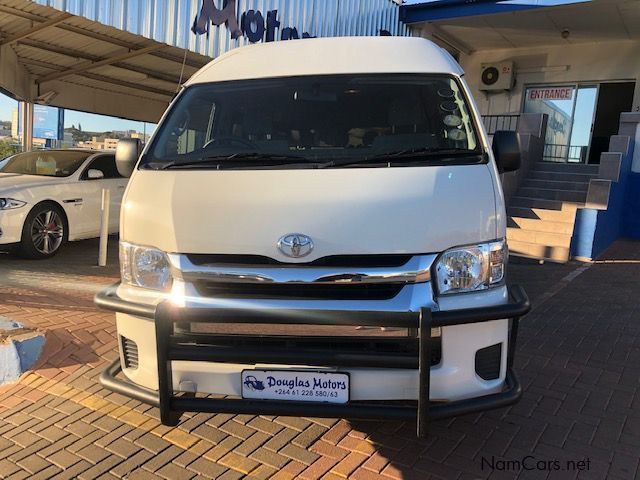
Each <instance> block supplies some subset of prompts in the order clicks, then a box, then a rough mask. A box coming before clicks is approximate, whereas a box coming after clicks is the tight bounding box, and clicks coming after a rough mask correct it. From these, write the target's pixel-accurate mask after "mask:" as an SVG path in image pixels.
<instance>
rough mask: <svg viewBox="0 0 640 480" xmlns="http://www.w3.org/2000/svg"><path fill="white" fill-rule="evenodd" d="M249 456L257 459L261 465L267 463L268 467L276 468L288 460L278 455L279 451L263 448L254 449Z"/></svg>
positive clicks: (282, 465)
mask: <svg viewBox="0 0 640 480" xmlns="http://www.w3.org/2000/svg"><path fill="white" fill-rule="evenodd" d="M284 448H286V447H284ZM249 457H250V458H252V459H254V460H257V461H258V462H259V463H260V464H262V465H269V466H270V467H273V468H276V469H279V468H282V467H284V466H285V465H286V464H287V463H288V462H289V460H290V459H289V458H287V457H285V456H284V455H280V454H279V453H276V452H270V451H268V450H264V449H259V450H256V451H255V452H253V453H252V454H251V455H250V456H249Z"/></svg>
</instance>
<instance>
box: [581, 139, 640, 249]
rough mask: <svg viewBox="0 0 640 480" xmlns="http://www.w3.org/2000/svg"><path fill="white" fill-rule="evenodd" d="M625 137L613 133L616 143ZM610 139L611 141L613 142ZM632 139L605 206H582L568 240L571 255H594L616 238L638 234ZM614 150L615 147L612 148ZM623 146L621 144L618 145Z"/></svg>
mask: <svg viewBox="0 0 640 480" xmlns="http://www.w3.org/2000/svg"><path fill="white" fill-rule="evenodd" d="M623 138H626V137H617V138H616V137H612V139H616V144H620V142H621V140H622V139H623ZM612 143H613V142H612ZM633 149H634V139H633V138H631V139H630V142H629V147H628V149H625V150H627V151H626V152H623V153H622V163H621V165H620V176H619V179H618V180H619V181H618V182H611V190H610V191H609V204H608V207H607V209H606V210H596V209H593V208H581V209H579V210H578V211H577V213H576V223H575V226H574V230H573V239H572V241H571V256H572V257H582V258H592V259H595V258H597V257H598V256H599V255H600V254H601V253H602V252H604V250H605V249H606V248H607V247H609V245H611V244H612V243H613V242H614V241H615V240H617V239H618V238H620V237H623V236H634V235H632V231H635V233H636V235H635V237H636V238H640V173H632V171H631V164H632V161H633ZM614 150H615V149H614ZM620 150H622V148H620Z"/></svg>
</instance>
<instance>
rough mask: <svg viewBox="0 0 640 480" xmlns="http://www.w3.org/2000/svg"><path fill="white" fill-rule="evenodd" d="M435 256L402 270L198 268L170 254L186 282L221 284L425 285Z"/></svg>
mask: <svg viewBox="0 0 640 480" xmlns="http://www.w3.org/2000/svg"><path fill="white" fill-rule="evenodd" d="M435 257H436V256H435V255H416V256H413V257H411V259H410V260H409V261H408V262H407V263H405V264H404V265H402V266H400V267H364V268H363V267H355V268H353V269H350V268H349V267H311V266H307V265H305V264H304V263H300V264H292V265H291V266H286V267H283V266H277V265H276V266H268V265H259V266H258V265H256V266H251V265H248V266H244V265H243V266H233V265H223V264H220V265H218V264H207V265H196V264H194V263H193V262H191V261H190V260H189V258H188V257H187V255H181V254H175V253H172V254H169V262H170V263H171V270H172V272H171V273H172V275H173V277H174V278H178V279H181V280H183V281H185V282H195V281H199V280H200V281H202V280H204V281H209V282H221V283H288V284H308V283H316V284H354V283H403V284H408V283H423V282H428V281H429V280H430V279H431V270H430V269H431V265H432V263H433V261H434V260H435Z"/></svg>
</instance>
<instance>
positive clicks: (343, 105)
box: [142, 74, 484, 169]
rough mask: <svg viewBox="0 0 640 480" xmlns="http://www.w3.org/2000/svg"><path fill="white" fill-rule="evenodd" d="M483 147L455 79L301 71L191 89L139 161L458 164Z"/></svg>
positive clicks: (178, 164) (161, 164)
mask: <svg viewBox="0 0 640 480" xmlns="http://www.w3.org/2000/svg"><path fill="white" fill-rule="evenodd" d="M481 153H482V152H481V150H480V147H479V143H478V137H477V133H476V128H475V126H474V123H473V121H472V117H471V114H470V110H469V107H468V104H467V101H466V98H465V95H464V93H463V91H462V89H461V87H460V85H459V84H458V82H457V80H456V79H454V78H453V77H450V76H446V75H414V74H411V75H408V74H394V75H380V74H376V75H331V76H304V77H291V78H281V79H280V78H278V79H259V80H245V81H233V82H221V83H210V84H202V85H194V86H191V87H188V88H187V89H186V90H185V91H184V92H183V93H182V94H181V95H180V97H179V98H178V100H177V101H176V102H175V105H174V106H173V107H172V109H171V111H170V112H169V114H168V116H167V118H166V119H165V120H164V122H163V124H162V125H161V126H160V129H159V131H158V134H157V135H156V136H155V139H154V140H153V143H152V144H151V145H150V148H149V149H148V151H147V153H146V155H145V157H144V158H143V161H142V168H153V169H161V168H202V167H204V168H235V167H238V168H262V167H269V166H270V167H273V168H304V167H306V166H316V167H325V168H332V167H336V168H337V167H340V166H341V167H344V166H352V165H355V164H383V165H388V166H392V164H393V165H395V164H409V163H415V162H423V163H424V162H427V163H428V164H432V163H438V162H443V161H446V162H448V163H452V164H456V163H470V162H473V163H475V162H481V161H484V158H483V157H482V156H481Z"/></svg>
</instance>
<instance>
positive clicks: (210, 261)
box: [187, 254, 412, 269]
mask: <svg viewBox="0 0 640 480" xmlns="http://www.w3.org/2000/svg"><path fill="white" fill-rule="evenodd" d="M411 257H412V255H404V254H397V255H396V254H390V255H330V256H327V257H322V258H318V259H316V260H313V261H312V262H307V263H285V262H280V261H278V260H276V259H274V258H270V257H265V256H262V255H210V254H189V255H187V258H188V259H189V261H191V262H192V263H193V264H194V265H226V266H231V265H236V266H254V265H255V266H258V265H260V266H264V265H277V266H278V267H291V268H307V267H339V268H342V267H344V268H347V269H348V268H365V267H366V268H376V267H401V266H402V265H405V264H406V263H407V262H408V261H409V260H411Z"/></svg>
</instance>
